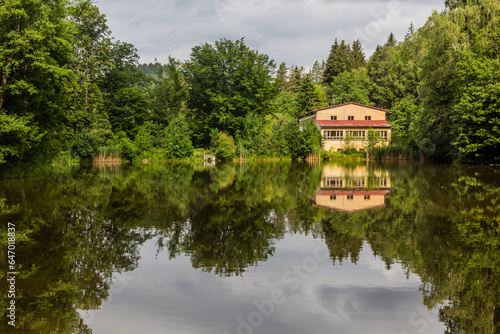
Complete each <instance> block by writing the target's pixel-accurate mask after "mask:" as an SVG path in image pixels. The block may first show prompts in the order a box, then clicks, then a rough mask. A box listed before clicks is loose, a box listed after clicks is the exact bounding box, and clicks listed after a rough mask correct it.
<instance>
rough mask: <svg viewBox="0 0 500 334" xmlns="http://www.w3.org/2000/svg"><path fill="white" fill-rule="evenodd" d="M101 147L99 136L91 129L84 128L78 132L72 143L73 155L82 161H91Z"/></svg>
mask: <svg viewBox="0 0 500 334" xmlns="http://www.w3.org/2000/svg"><path fill="white" fill-rule="evenodd" d="M98 147H99V136H98V135H97V134H96V133H95V132H93V131H89V130H83V131H82V132H79V133H77V134H76V136H75V138H74V139H73V142H72V143H71V147H70V150H71V155H72V156H73V157H75V158H79V159H80V160H81V161H90V160H91V159H92V157H93V156H95V155H96V154H97V149H98Z"/></svg>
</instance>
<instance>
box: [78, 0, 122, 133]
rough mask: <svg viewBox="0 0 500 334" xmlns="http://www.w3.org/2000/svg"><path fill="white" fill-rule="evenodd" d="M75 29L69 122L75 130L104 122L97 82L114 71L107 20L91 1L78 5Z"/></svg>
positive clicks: (79, 2)
mask: <svg viewBox="0 0 500 334" xmlns="http://www.w3.org/2000/svg"><path fill="white" fill-rule="evenodd" d="M71 19H72V22H73V25H74V28H73V30H74V36H73V50H74V58H73V62H72V69H73V71H74V72H75V73H76V76H77V78H76V82H75V86H74V93H73V108H72V113H71V114H70V116H69V122H70V123H71V125H72V126H73V128H74V129H75V130H76V129H78V127H80V128H82V127H86V126H89V125H90V124H93V123H94V122H96V120H97V119H99V118H105V117H106V115H105V114H104V113H103V107H104V106H103V99H102V92H101V90H100V87H99V86H98V81H99V80H100V79H101V78H102V77H103V74H104V73H105V72H109V71H112V67H113V65H112V64H111V62H110V54H111V49H112V42H111V39H110V38H109V35H110V31H109V28H108V26H107V25H106V17H105V15H104V14H101V13H100V12H99V9H98V8H97V7H96V6H94V5H92V3H91V2H90V1H87V0H85V1H78V2H76V3H75V5H74V6H73V8H72V17H71Z"/></svg>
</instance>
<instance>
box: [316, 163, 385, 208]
mask: <svg viewBox="0 0 500 334" xmlns="http://www.w3.org/2000/svg"><path fill="white" fill-rule="evenodd" d="M390 188H391V182H390V177H389V174H388V173H387V172H383V171H381V170H374V171H369V170H368V168H367V166H357V167H354V168H350V167H345V166H335V165H327V166H325V167H324V169H323V176H322V180H321V189H320V190H319V191H318V192H317V193H316V195H315V202H316V206H320V207H324V208H328V209H334V210H340V211H346V212H354V211H360V210H368V209H373V208H377V207H383V206H385V195H387V194H388V193H389V192H390Z"/></svg>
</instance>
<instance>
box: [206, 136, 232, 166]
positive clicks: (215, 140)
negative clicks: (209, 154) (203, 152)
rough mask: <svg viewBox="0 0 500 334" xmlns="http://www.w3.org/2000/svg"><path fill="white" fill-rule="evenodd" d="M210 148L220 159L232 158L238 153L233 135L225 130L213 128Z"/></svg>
mask: <svg viewBox="0 0 500 334" xmlns="http://www.w3.org/2000/svg"><path fill="white" fill-rule="evenodd" d="M211 135H212V141H211V142H210V150H211V151H213V152H214V154H215V157H216V158H217V159H219V160H230V159H231V158H233V157H234V155H235V154H236V145H235V144H234V139H233V137H232V136H230V135H228V134H227V133H225V132H219V131H217V130H213V131H212V133H211Z"/></svg>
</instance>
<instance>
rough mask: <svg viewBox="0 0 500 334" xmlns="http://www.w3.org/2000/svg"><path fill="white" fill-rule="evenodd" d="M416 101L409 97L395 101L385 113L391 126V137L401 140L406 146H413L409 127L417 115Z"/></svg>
mask: <svg viewBox="0 0 500 334" xmlns="http://www.w3.org/2000/svg"><path fill="white" fill-rule="evenodd" d="M417 103H418V102H417V99H416V98H415V97H413V96H411V95H409V96H405V97H404V98H403V99H401V100H399V101H397V102H396V103H395V104H394V105H393V107H392V108H391V110H390V111H389V112H388V113H387V120H388V121H389V122H390V124H391V125H392V134H391V136H392V137H393V138H394V137H398V138H401V140H402V141H403V143H404V144H406V145H407V146H414V145H415V144H414V142H412V141H413V137H412V132H411V131H412V129H411V125H412V124H413V122H414V120H415V117H416V115H417V113H418V109H419V107H418V104H417Z"/></svg>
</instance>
